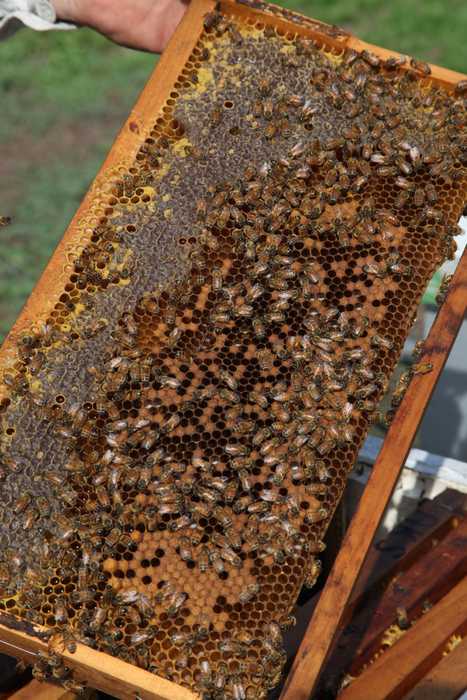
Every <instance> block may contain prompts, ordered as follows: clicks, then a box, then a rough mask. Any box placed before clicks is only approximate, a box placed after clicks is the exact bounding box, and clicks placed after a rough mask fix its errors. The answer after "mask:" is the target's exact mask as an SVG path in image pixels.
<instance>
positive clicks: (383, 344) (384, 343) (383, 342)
mask: <svg viewBox="0 0 467 700" xmlns="http://www.w3.org/2000/svg"><path fill="white" fill-rule="evenodd" d="M371 345H372V346H373V347H375V348H382V349H383V350H392V349H393V347H394V343H393V342H392V340H390V339H389V338H386V337H385V336H382V335H379V334H377V333H376V334H375V335H374V336H373V337H372V338H371Z"/></svg>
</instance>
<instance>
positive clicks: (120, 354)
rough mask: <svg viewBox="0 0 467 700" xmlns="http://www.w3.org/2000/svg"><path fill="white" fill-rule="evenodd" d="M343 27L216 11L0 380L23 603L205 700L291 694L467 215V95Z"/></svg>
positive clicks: (465, 89) (27, 611)
mask: <svg viewBox="0 0 467 700" xmlns="http://www.w3.org/2000/svg"><path fill="white" fill-rule="evenodd" d="M328 39H329V37H327V36H326V35H324V34H323V35H322V37H321V39H319V40H312V39H309V38H304V37H303V36H301V35H300V28H299V27H298V26H297V32H296V33H293V34H292V33H291V34H287V33H285V32H284V31H282V30H280V29H279V30H276V29H275V28H274V26H273V20H272V19H271V25H268V24H264V23H260V22H257V21H255V20H254V19H253V20H250V19H245V18H243V17H242V15H241V14H238V15H237V14H236V13H235V11H234V10H231V11H230V12H226V13H224V14H221V13H220V12H218V11H215V12H213V13H211V14H209V15H207V16H206V18H205V26H204V31H203V33H202V35H201V38H200V40H199V42H198V44H197V46H196V48H195V49H194V51H193V53H192V56H191V58H190V60H189V61H188V62H187V64H186V66H185V68H184V70H183V71H182V73H181V75H180V77H179V79H178V81H177V82H176V83H175V84H174V86H173V91H172V92H171V94H170V97H169V99H168V100H167V102H166V104H165V106H164V107H163V109H162V110H161V112H160V114H159V115H154V119H155V123H154V126H153V127H152V130H151V132H150V134H149V135H148V137H147V138H145V140H144V142H143V143H142V145H141V148H140V150H139V152H138V154H137V156H136V159H135V161H134V163H133V164H132V165H131V167H130V168H123V167H122V168H120V169H116V170H115V172H113V173H109V176H108V179H107V180H106V181H103V182H101V183H100V184H98V186H97V187H96V189H95V197H94V200H93V202H92V206H91V208H90V210H89V212H88V214H87V215H86V216H85V217H84V218H83V220H82V221H81V222H80V226H81V229H82V238H81V245H80V246H77V247H74V248H70V250H69V251H68V253H67V258H68V263H67V265H66V267H65V268H64V270H63V276H62V284H63V293H62V294H61V296H60V299H59V301H58V302H57V304H56V305H55V308H54V310H53V311H52V313H51V314H50V316H49V317H48V318H47V319H46V320H44V322H41V323H39V322H38V323H37V324H34V325H32V326H31V328H30V329H29V330H27V331H23V332H22V335H21V337H20V338H19V340H18V348H17V353H18V355H17V361H16V363H15V364H14V366H12V367H8V368H6V369H4V371H3V383H4V398H3V400H2V402H1V405H0V408H1V413H0V417H1V433H0V498H1V502H2V508H1V511H0V610H2V611H4V612H6V613H10V614H14V615H16V616H19V617H21V618H23V619H26V620H28V621H31V622H35V623H38V624H41V625H45V626H46V627H49V628H50V629H51V630H52V631H53V632H54V633H59V634H61V635H63V642H64V643H65V644H68V645H70V646H71V647H72V646H73V643H74V640H79V641H81V642H83V643H84V644H87V645H89V646H90V647H92V648H95V649H99V650H101V651H105V652H108V653H109V654H112V655H115V656H118V657H120V658H122V659H124V660H126V661H129V662H130V663H132V664H135V665H137V666H140V667H143V668H145V669H148V670H150V671H152V672H154V673H156V674H158V675H160V676H163V677H164V678H167V679H170V680H173V681H175V682H176V683H179V684H181V685H184V686H187V687H190V688H192V689H193V690H195V691H197V692H199V693H200V694H201V695H202V697H203V698H206V699H208V698H211V699H213V700H217V699H221V698H226V699H233V700H246V699H247V700H253V699H257V698H258V699H259V698H265V697H266V694H267V692H268V690H269V689H270V688H273V687H274V686H275V685H277V683H278V682H279V680H280V676H281V669H282V666H283V664H284V661H285V653H284V651H283V648H282V631H283V629H284V628H286V627H287V626H288V625H290V624H293V617H292V615H291V614H292V611H293V608H294V605H295V602H296V599H297V596H298V593H299V591H300V589H301V587H302V586H303V585H304V584H305V585H307V586H313V584H314V583H315V581H316V579H317V576H318V574H319V571H320V562H319V554H320V552H322V551H323V548H324V544H323V541H322V540H323V536H324V534H325V531H326V528H327V526H328V524H329V522H330V519H331V517H332V514H333V512H334V509H335V507H336V504H337V502H338V500H339V498H340V496H341V495H342V492H343V489H344V486H345V483H346V478H347V474H348V472H349V470H350V469H351V467H352V465H353V463H354V461H355V458H356V455H357V452H358V449H359V447H360V445H361V444H362V441H363V440H364V437H365V435H366V434H367V432H368V430H369V426H370V424H371V421H372V420H373V419H374V418H375V416H376V414H377V410H378V403H379V400H380V398H381V396H382V395H383V393H384V392H385V390H386V389H387V386H388V379H389V377H390V375H391V372H392V371H393V369H394V366H395V364H396V362H397V359H398V357H399V354H400V351H401V348H402V345H403V343H404V341H405V338H406V337H407V334H408V332H409V329H410V327H411V325H412V323H413V320H414V315H415V313H416V310H417V306H418V304H419V302H420V299H421V296H422V294H423V291H424V289H425V287H426V284H427V282H428V281H429V279H430V278H431V276H432V274H433V272H434V271H435V270H436V268H437V267H438V266H439V265H440V264H441V263H442V262H443V261H444V260H445V259H446V258H452V256H453V254H454V251H455V243H454V241H453V237H454V236H455V235H456V234H457V232H458V230H457V225H456V224H457V221H458V218H459V216H460V214H461V213H462V209H463V205H464V196H465V177H466V164H467V155H466V154H467V149H466V147H467V140H466V138H465V135H463V132H462V127H463V126H464V123H465V117H466V110H465V107H466V101H465V93H467V85H464V84H462V83H461V84H459V85H458V87H457V89H456V91H455V92H452V91H451V92H449V91H448V90H447V89H444V88H443V87H440V86H439V85H437V84H436V82H435V81H431V79H430V74H429V73H430V69H429V67H428V66H426V65H425V64H422V63H419V62H416V61H412V63H411V64H409V63H408V62H407V63H406V64H405V63H404V60H403V59H401V60H398V59H388V60H386V61H383V60H382V59H380V58H378V57H377V56H376V55H373V54H371V53H369V52H366V51H363V52H362V53H357V52H355V51H353V50H341V51H339V50H337V49H334V48H332V46H330V45H329V44H328V43H327V41H328ZM420 371H423V368H421V369H420ZM34 671H35V674H36V676H37V677H38V678H41V679H44V678H51V677H53V678H54V679H56V680H59V681H62V682H65V683H67V684H68V687H73V681H72V678H71V672H70V671H69V669H67V668H66V666H64V665H63V663H61V662H60V660H57V659H56V658H54V657H53V655H52V656H51V657H50V658H47V657H44V658H42V659H40V660H39V661H38V663H37V664H36V666H35V669H34Z"/></svg>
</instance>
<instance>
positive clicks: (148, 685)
mask: <svg viewBox="0 0 467 700" xmlns="http://www.w3.org/2000/svg"><path fill="white" fill-rule="evenodd" d="M0 619H1V618H0ZM18 622H19V625H18V626H20V625H23V626H24V624H25V623H24V622H21V621H18ZM35 629H37V631H38V632H40V631H43V630H44V628H38V627H36V628H35ZM4 641H5V642H6V643H7V644H9V645H14V646H15V647H16V649H17V651H16V652H15V656H18V657H20V658H21V656H22V653H21V651H22V650H24V655H25V657H26V658H27V659H29V662H30V663H31V653H33V654H37V653H38V652H39V651H42V652H43V653H47V651H48V647H47V642H45V641H42V640H41V639H40V638H38V637H36V636H33V635H32V634H28V633H26V632H23V631H22V630H21V627H20V629H14V628H11V627H7V626H5V625H2V624H0V651H4V649H5V648H4V647H3V642H4ZM54 650H55V651H58V646H54ZM7 653H8V652H7ZM10 653H11V652H10ZM60 656H62V657H63V659H64V660H65V663H66V665H67V666H68V667H70V668H71V669H73V670H74V671H75V676H76V678H77V680H78V681H79V682H83V681H84V682H85V683H86V685H88V686H89V687H90V688H97V689H98V690H103V691H104V692H105V693H109V694H110V695H114V696H115V697H116V698H120V700H135V696H136V695H138V696H139V698H140V700H199V696H198V695H197V694H196V693H193V692H192V691H190V690H188V689H187V688H183V687H182V686H180V685H177V684H176V683H172V682H171V681H167V680H165V679H164V678H160V677H159V676H155V675H153V674H152V673H149V672H148V671H144V670H143V669H141V668H137V667H136V666H132V665H131V664H128V663H126V662H125V661H122V660H121V659H117V658H115V657H113V656H110V655H109V654H104V653H103V652H101V651H96V650H95V649H90V648H89V647H87V646H85V645H84V644H77V648H76V651H75V652H74V653H73V654H72V653H70V652H69V651H68V650H67V649H64V650H63V652H61V653H60Z"/></svg>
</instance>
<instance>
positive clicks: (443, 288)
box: [436, 274, 453, 306]
mask: <svg viewBox="0 0 467 700" xmlns="http://www.w3.org/2000/svg"><path fill="white" fill-rule="evenodd" d="M452 277H453V276H452V275H447V274H444V275H443V277H442V278H441V282H440V285H439V290H438V294H437V295H436V303H437V304H438V306H441V304H442V303H443V302H444V300H445V299H446V295H447V293H448V290H449V285H450V284H451V281H452Z"/></svg>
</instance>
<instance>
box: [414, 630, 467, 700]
mask: <svg viewBox="0 0 467 700" xmlns="http://www.w3.org/2000/svg"><path fill="white" fill-rule="evenodd" d="M465 690H467V638H466V639H463V640H462V642H461V643H460V644H459V645H458V646H457V647H456V648H455V649H454V650H453V651H452V652H451V653H450V654H448V655H447V656H444V657H443V658H442V659H441V661H440V662H439V664H437V665H436V666H435V667H434V668H433V669H432V670H431V671H430V672H429V673H427V675H426V676H425V677H424V678H423V679H422V680H421V681H420V683H418V684H417V685H416V686H415V688H413V690H411V691H410V693H408V694H407V695H406V696H405V698H403V700H458V698H459V696H460V695H461V694H462V693H463V692H464V691H465Z"/></svg>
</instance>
